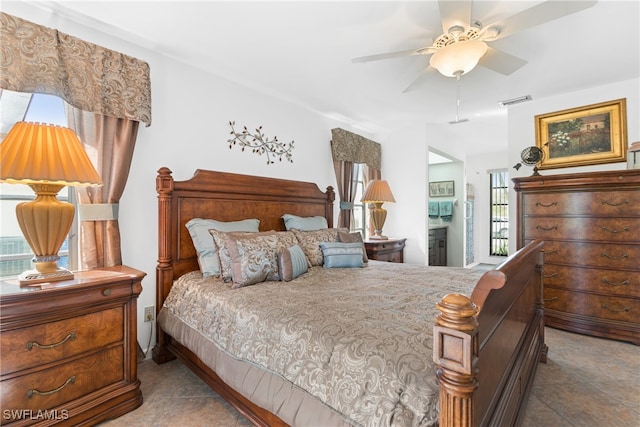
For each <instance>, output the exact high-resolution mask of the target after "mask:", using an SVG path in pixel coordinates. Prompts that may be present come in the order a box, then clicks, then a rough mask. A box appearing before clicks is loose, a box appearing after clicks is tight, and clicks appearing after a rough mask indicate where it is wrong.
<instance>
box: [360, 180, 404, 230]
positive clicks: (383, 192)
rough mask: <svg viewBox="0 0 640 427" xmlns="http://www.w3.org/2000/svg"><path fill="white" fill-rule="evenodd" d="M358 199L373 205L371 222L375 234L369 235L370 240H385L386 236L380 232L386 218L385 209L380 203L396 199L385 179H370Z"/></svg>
mask: <svg viewBox="0 0 640 427" xmlns="http://www.w3.org/2000/svg"><path fill="white" fill-rule="evenodd" d="M360 201H361V202H363V203H373V205H374V207H373V208H371V223H372V224H373V228H374V230H375V234H374V235H373V236H369V238H370V239H372V240H387V239H388V237H387V236H384V235H383V234H382V226H383V225H384V221H385V220H386V219H387V210H386V209H384V208H383V207H382V204H383V203H384V202H392V203H395V201H396V199H394V198H393V194H392V193H391V189H390V188H389V184H388V183H387V181H385V180H383V179H374V180H371V181H370V182H369V184H368V185H367V188H366V189H365V190H364V194H363V195H362V199H361V200H360Z"/></svg>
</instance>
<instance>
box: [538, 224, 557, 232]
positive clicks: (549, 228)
mask: <svg viewBox="0 0 640 427" xmlns="http://www.w3.org/2000/svg"><path fill="white" fill-rule="evenodd" d="M536 229H538V230H542V231H552V230H557V229H558V226H557V225H554V226H553V227H543V226H541V225H537V226H536Z"/></svg>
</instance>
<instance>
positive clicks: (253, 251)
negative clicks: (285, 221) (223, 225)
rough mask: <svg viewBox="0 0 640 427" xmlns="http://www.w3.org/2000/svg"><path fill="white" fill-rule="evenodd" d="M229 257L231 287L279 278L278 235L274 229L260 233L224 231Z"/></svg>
mask: <svg viewBox="0 0 640 427" xmlns="http://www.w3.org/2000/svg"><path fill="white" fill-rule="evenodd" d="M225 238H226V240H227V247H228V248H229V255H230V257H231V272H232V278H233V286H232V287H233V288H241V287H243V286H247V285H253V284H255V283H260V282H264V281H266V280H280V275H279V274H278V249H279V247H278V246H279V245H278V236H277V235H276V232H275V231H266V232H262V233H251V234H245V233H226V236H225Z"/></svg>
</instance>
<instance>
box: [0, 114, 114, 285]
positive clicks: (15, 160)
mask: <svg viewBox="0 0 640 427" xmlns="http://www.w3.org/2000/svg"><path fill="white" fill-rule="evenodd" d="M0 182H6V183H10V184H26V185H28V186H30V187H31V188H32V189H33V191H34V192H35V193H36V198H35V199H34V200H32V201H29V202H23V203H20V204H18V206H16V216H17V218H18V224H19V225H20V229H21V230H22V234H23V235H24V237H25V239H26V240H27V243H28V244H29V246H30V247H31V250H32V251H33V253H34V255H35V257H34V258H33V262H34V264H35V268H36V269H35V270H30V271H26V272H24V273H22V274H21V275H20V276H19V277H18V281H19V282H20V284H21V285H25V284H26V285H28V284H32V283H42V282H53V281H58V280H67V279H70V278H73V273H71V272H70V271H68V270H66V269H64V268H61V267H58V265H57V262H58V260H59V259H60V257H59V256H58V251H59V250H60V247H61V246H62V244H63V243H64V240H65V239H66V236H67V234H69V230H70V229H71V224H72V223H73V216H74V212H75V208H74V207H73V205H72V204H70V203H67V202H62V201H60V200H58V199H57V197H56V195H57V194H58V192H59V191H60V190H61V189H62V188H63V187H65V186H99V185H102V180H101V178H100V175H99V174H98V172H97V171H96V170H95V168H94V167H93V165H92V164H91V160H89V156H88V155H87V153H86V151H85V150H84V147H83V146H82V143H81V142H80V140H79V139H78V136H77V135H76V134H75V133H74V132H73V131H72V130H71V129H69V128H65V127H61V126H54V125H47V124H40V123H31V122H18V123H16V124H15V125H14V126H13V128H11V130H10V131H9V133H8V134H7V136H6V137H5V138H4V140H3V141H2V143H1V144H0Z"/></svg>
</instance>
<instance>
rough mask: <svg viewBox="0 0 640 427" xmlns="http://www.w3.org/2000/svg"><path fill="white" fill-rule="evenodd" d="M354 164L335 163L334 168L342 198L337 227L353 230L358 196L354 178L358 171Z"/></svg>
mask: <svg viewBox="0 0 640 427" xmlns="http://www.w3.org/2000/svg"><path fill="white" fill-rule="evenodd" d="M354 166H355V164H354V163H353V162H343V161H334V162H333V168H334V169H335V172H336V182H337V183H338V197H340V213H339V214H338V222H337V227H344V228H347V229H351V223H352V222H353V201H354V199H355V196H356V185H355V178H357V177H356V176H354V175H355V174H356V172H357V169H356V168H355V167H354Z"/></svg>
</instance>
